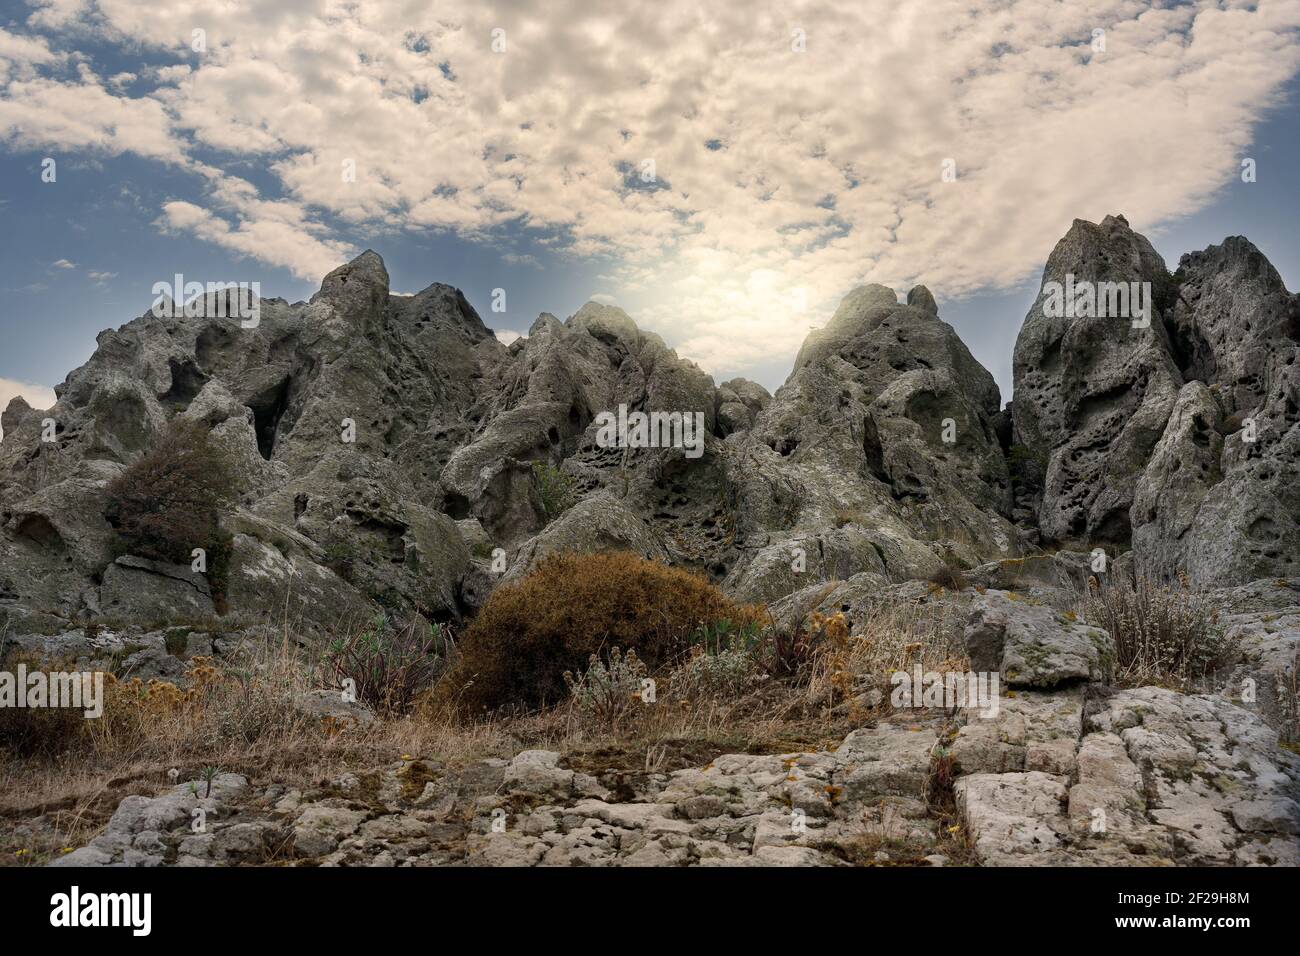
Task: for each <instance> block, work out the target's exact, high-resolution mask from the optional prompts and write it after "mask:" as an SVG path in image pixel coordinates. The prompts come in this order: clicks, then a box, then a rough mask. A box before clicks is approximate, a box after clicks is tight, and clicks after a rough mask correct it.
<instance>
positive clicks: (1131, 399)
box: [1013, 216, 1183, 550]
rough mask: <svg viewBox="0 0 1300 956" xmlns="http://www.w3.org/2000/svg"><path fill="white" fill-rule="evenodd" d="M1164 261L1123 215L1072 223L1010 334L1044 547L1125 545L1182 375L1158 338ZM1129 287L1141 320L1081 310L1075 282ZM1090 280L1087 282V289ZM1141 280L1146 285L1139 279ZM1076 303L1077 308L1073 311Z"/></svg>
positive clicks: (1019, 437) (1113, 308)
mask: <svg viewBox="0 0 1300 956" xmlns="http://www.w3.org/2000/svg"><path fill="white" fill-rule="evenodd" d="M1166 276H1167V271H1166V269H1165V264H1164V261H1163V260H1162V259H1161V258H1160V256H1159V254H1158V253H1157V252H1156V251H1155V249H1153V248H1152V246H1151V243H1149V242H1148V241H1147V240H1146V238H1145V237H1143V236H1140V235H1138V234H1137V233H1135V232H1134V231H1133V230H1132V229H1130V228H1129V224H1128V221H1127V220H1125V219H1124V218H1123V217H1122V216H1107V217H1106V218H1105V219H1104V220H1103V221H1102V222H1101V224H1100V225H1095V224H1093V223H1090V222H1084V221H1083V220H1078V219H1076V220H1075V222H1074V225H1073V226H1072V227H1071V228H1070V231H1069V232H1068V233H1067V234H1066V236H1065V238H1063V239H1062V240H1061V241H1060V242H1059V243H1057V245H1056V248H1055V249H1054V250H1052V254H1051V256H1050V257H1049V258H1048V260H1047V267H1046V268H1045V269H1044V270H1043V279H1042V285H1041V287H1040V292H1039V295H1038V298H1037V299H1036V300H1035V302H1034V304H1033V306H1031V307H1030V310H1029V313H1028V314H1027V315H1026V316H1025V322H1024V325H1023V326H1022V327H1021V329H1020V334H1019V336H1018V337H1017V339H1016V347H1015V356H1014V360H1013V374H1014V378H1015V389H1016V401H1015V415H1014V432H1015V438H1014V441H1015V444H1016V445H1018V446H1019V447H1020V448H1021V449H1023V457H1024V458H1025V459H1027V460H1028V462H1030V463H1041V466H1040V467H1041V475H1036V476H1035V477H1036V479H1037V480H1038V481H1040V482H1041V488H1040V489H1038V490H1037V494H1036V500H1035V501H1034V502H1033V504H1034V505H1035V510H1036V524H1037V528H1038V530H1039V532H1040V534H1041V535H1042V538H1043V539H1044V540H1046V541H1048V542H1053V543H1062V544H1072V543H1079V544H1084V545H1086V547H1084V548H1083V549H1082V550H1091V549H1092V548H1093V547H1098V546H1102V545H1107V544H1109V545H1119V546H1125V547H1126V546H1127V544H1128V542H1129V539H1130V537H1131V530H1130V525H1129V509H1130V507H1131V506H1132V504H1133V492H1134V486H1135V484H1136V482H1137V480H1138V479H1139V478H1140V477H1141V475H1142V473H1143V470H1144V469H1145V467H1146V465H1147V462H1148V460H1149V459H1150V457H1151V452H1152V450H1153V449H1154V447H1155V445H1156V443H1157V441H1159V439H1160V435H1161V433H1162V432H1163V430H1164V425H1165V422H1166V421H1167V420H1168V418H1169V414H1170V411H1171V410H1172V408H1173V404H1174V400H1175V398H1176V396H1177V394H1178V389H1179V388H1180V387H1181V386H1182V384H1183V379H1182V375H1181V373H1180V372H1179V370H1178V367H1177V364H1176V363H1175V362H1174V359H1173V355H1172V352H1171V348H1170V344H1169V337H1168V334H1167V333H1166V331H1165V313H1166V311H1167V303H1166V302H1165V300H1164V299H1163V298H1158V297H1157V296H1156V295H1155V292H1156V290H1158V289H1163V288H1164V287H1165V282H1166ZM1103 282H1104V283H1115V284H1116V285H1117V286H1120V287H1122V288H1123V289H1124V291H1125V292H1126V293H1129V292H1131V290H1132V287H1131V285H1130V284H1131V283H1136V284H1137V287H1138V288H1147V289H1150V290H1151V291H1152V296H1151V301H1149V302H1147V303H1146V304H1147V305H1148V306H1149V314H1148V315H1147V316H1145V325H1144V324H1143V322H1144V320H1143V318H1142V317H1139V316H1137V312H1138V310H1137V308H1136V303H1135V302H1134V301H1132V300H1131V299H1130V301H1128V302H1127V305H1126V307H1123V308H1121V307H1118V306H1117V303H1116V302H1114V301H1111V300H1108V299H1103V301H1101V302H1096V303H1095V307H1091V308H1084V307H1083V306H1084V305H1085V304H1086V303H1087V301H1088V297H1087V296H1086V295H1083V294H1080V295H1079V297H1078V298H1077V299H1072V301H1071V302H1070V303H1065V304H1064V305H1070V306H1075V307H1073V308H1068V309H1067V308H1065V307H1064V305H1063V304H1062V297H1063V296H1065V295H1068V294H1069V293H1070V292H1071V291H1073V290H1074V289H1075V288H1076V287H1077V288H1082V289H1087V288H1089V287H1091V288H1092V289H1093V290H1094V292H1095V290H1096V287H1097V284H1098V283H1103ZM1085 283H1086V284H1089V285H1085ZM1144 283H1145V286H1143V284H1144ZM1076 303H1077V305H1076Z"/></svg>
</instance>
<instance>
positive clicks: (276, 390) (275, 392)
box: [248, 376, 290, 461]
mask: <svg viewBox="0 0 1300 956" xmlns="http://www.w3.org/2000/svg"><path fill="white" fill-rule="evenodd" d="M289 383H290V379H289V377H288V376H286V377H285V378H283V379H282V380H281V381H280V382H278V383H277V384H275V385H272V386H271V387H270V388H268V389H266V390H265V391H263V392H261V393H260V394H259V395H257V396H256V397H255V398H253V399H252V400H250V401H249V402H248V407H249V408H250V409H252V411H253V429H254V431H255V432H256V433H257V450H258V451H259V452H260V453H261V455H262V457H263V458H265V459H266V460H267V461H270V460H271V455H272V453H273V452H274V451H275V439H276V430H277V429H278V428H279V427H280V419H281V418H283V417H284V411H285V409H286V408H288V407H289Z"/></svg>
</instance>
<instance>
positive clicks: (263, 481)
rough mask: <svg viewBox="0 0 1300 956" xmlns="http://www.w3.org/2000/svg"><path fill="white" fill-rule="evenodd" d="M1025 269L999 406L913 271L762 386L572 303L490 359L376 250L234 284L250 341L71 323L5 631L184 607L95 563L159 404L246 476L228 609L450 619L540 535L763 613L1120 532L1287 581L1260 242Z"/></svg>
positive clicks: (872, 294) (1290, 408) (1288, 307)
mask: <svg viewBox="0 0 1300 956" xmlns="http://www.w3.org/2000/svg"><path fill="white" fill-rule="evenodd" d="M1070 277H1072V278H1073V280H1074V281H1076V282H1078V281H1089V282H1123V283H1130V282H1136V283H1150V285H1151V290H1152V293H1153V295H1154V301H1153V303H1152V305H1151V309H1152V311H1151V321H1150V323H1149V325H1148V326H1146V327H1142V328H1135V327H1133V325H1132V323H1131V322H1130V321H1129V320H1128V319H1126V318H1123V317H1108V316H1105V315H1083V316H1062V315H1054V314H1050V310H1048V309H1045V308H1044V306H1045V303H1046V302H1047V301H1048V299H1049V297H1050V291H1051V290H1050V287H1049V286H1048V285H1047V283H1049V282H1062V283H1064V282H1066V281H1067V279H1068V278H1070ZM1043 278H1044V289H1043V293H1042V294H1041V295H1040V296H1039V299H1038V301H1037V302H1036V303H1035V305H1034V307H1033V308H1032V309H1031V310H1030V312H1029V314H1028V316H1027V317H1026V320H1025V324H1024V327H1023V328H1022V330H1021V333H1020V336H1019V339H1018V341H1017V343H1016V352H1015V380H1016V392H1017V394H1016V402H1015V408H1014V414H1013V413H1012V410H1011V409H1010V407H1008V408H1007V409H1006V410H1003V409H1001V408H1000V397H999V395H998V390H997V386H996V385H995V384H994V381H993V378H992V376H990V375H989V373H988V372H987V371H986V370H985V369H983V368H982V367H981V366H980V365H979V363H978V362H976V361H975V359H974V358H973V357H972V356H971V354H970V352H969V351H968V350H967V349H966V347H965V346H964V345H963V344H962V342H961V340H960V339H959V338H958V337H957V335H956V333H955V332H954V331H953V329H952V328H951V327H950V326H949V325H947V324H946V323H945V322H943V321H942V320H941V319H940V318H939V310H938V306H937V304H936V302H935V299H934V296H933V295H931V294H930V292H929V291H928V290H927V289H925V288H924V287H923V286H918V287H916V288H915V289H913V290H911V292H909V293H908V295H907V297H906V303H903V302H900V301H899V296H898V295H897V293H895V292H894V291H893V290H891V289H888V288H885V287H883V286H879V285H867V286H863V287H861V288H859V289H856V290H854V291H852V292H850V293H849V294H848V295H847V296H846V297H845V298H844V300H843V302H842V303H841V304H840V306H839V308H838V309H837V310H836V312H835V314H834V316H833V317H832V318H831V319H830V321H829V322H828V323H827V324H826V325H825V327H824V328H821V329H818V330H816V331H814V332H812V333H811V334H810V335H809V336H808V338H807V340H806V341H805V343H804V345H803V347H802V348H801V349H800V352H799V355H798V357H797V358H796V360H795V364H794V370H793V372H792V374H791V376H790V378H789V380H788V381H787V382H786V383H785V385H784V386H783V387H782V388H780V389H778V391H777V393H776V395H775V396H771V395H769V394H768V393H767V392H766V391H765V390H764V389H763V388H762V387H761V386H758V385H756V384H754V383H752V382H748V381H745V380H744V379H734V380H732V381H729V382H726V383H724V384H723V385H721V386H720V387H719V386H715V384H714V382H713V380H712V379H711V378H710V377H709V376H708V375H707V374H706V373H705V372H703V371H702V370H701V369H699V368H698V367H696V366H695V365H694V364H692V363H691V362H688V361H685V360H683V359H681V358H679V357H678V356H677V354H676V353H675V352H673V351H672V350H671V349H669V348H668V347H667V346H666V345H665V343H664V342H663V341H662V339H660V338H659V337H658V336H657V335H655V334H653V333H650V332H646V331H643V330H641V329H639V328H638V327H637V326H636V324H635V323H634V322H633V321H632V319H631V318H630V317H629V316H628V315H627V314H626V313H624V312H623V311H622V310H620V309H617V308H614V307H612V306H606V305H599V304H596V303H588V304H587V305H585V306H583V307H582V309H580V310H579V311H578V312H577V313H576V314H575V315H573V316H571V317H570V318H569V319H568V320H567V321H560V320H559V319H557V318H556V317H554V316H551V315H548V314H543V315H542V316H540V317H539V318H538V319H537V321H536V322H535V323H534V325H533V327H532V329H531V330H530V334H529V335H528V336H527V337H526V338H523V339H520V340H519V341H517V342H515V343H513V344H512V345H511V346H509V347H507V346H505V345H503V344H501V343H500V342H499V341H498V340H497V339H496V338H495V336H494V335H493V334H492V332H491V330H489V329H488V328H487V327H486V326H485V325H484V324H483V322H482V320H481V319H480V318H479V316H478V315H477V314H476V313H475V311H474V309H473V308H472V307H471V306H470V305H469V303H468V302H467V301H466V300H465V297H464V296H463V295H462V294H461V293H460V292H459V290H457V289H455V288H453V287H451V286H447V285H442V284H434V285H431V286H429V287H428V288H427V289H425V290H424V291H423V292H420V293H419V294H417V295H414V296H402V295H393V294H392V293H391V292H390V290H389V281H388V273H387V270H386V269H385V268H384V264H383V260H382V259H381V258H380V257H379V256H378V255H376V254H375V253H373V252H366V253H364V254H362V255H361V256H359V257H358V258H357V259H355V260H353V261H352V262H350V263H347V264H346V265H343V266H340V267H339V268H338V269H335V270H334V271H333V272H331V273H330V274H329V275H328V276H326V277H325V279H324V281H323V282H322V285H321V289H320V291H319V292H318V293H316V295H314V296H313V297H312V298H311V300H310V301H309V302H299V303H294V304H290V303H287V302H285V301H283V300H281V299H265V300H262V301H261V302H260V321H259V323H257V325H256V327H253V328H246V327H243V325H241V323H240V321H239V320H237V319H218V318H213V319H209V318H201V317H183V316H182V317H177V318H157V317H155V316H153V315H152V314H145V315H144V316H142V317H140V318H139V319H136V320H135V321H133V322H131V323H129V324H127V325H125V326H123V327H122V328H120V329H117V330H116V331H106V332H103V333H102V334H101V335H100V336H99V339H98V347H97V349H96V351H95V354H94V355H93V356H92V357H91V359H90V360H89V361H88V362H87V363H86V364H85V365H84V366H82V367H81V368H79V369H77V370H76V371H74V372H72V373H71V374H70V375H69V376H68V378H67V380H66V381H65V382H64V383H63V384H62V385H60V386H59V387H58V388H57V390H56V393H57V395H58V402H57V404H56V405H55V407H54V408H53V409H50V410H47V411H41V410H36V409H32V408H29V407H28V406H27V404H26V403H24V402H23V401H22V400H21V399H15V400H14V401H13V402H12V403H11V404H10V405H9V407H8V408H7V409H6V410H4V413H3V425H4V429H5V435H6V437H5V440H4V442H3V444H0V614H2V615H3V616H5V617H7V618H11V619H17V620H21V619H22V618H24V617H33V616H36V617H39V616H41V615H46V616H53V617H55V618H58V619H62V620H67V619H70V618H85V619H95V618H96V617H100V616H107V615H109V608H110V605H111V607H112V609H114V611H115V612H117V613H119V614H120V613H123V609H125V613H128V614H129V613H131V610H130V609H131V607H137V608H148V609H149V614H150V615H152V616H155V617H158V616H166V611H167V610H168V607H169V604H168V601H169V597H168V595H178V594H183V595H185V597H186V598H187V599H189V598H191V595H190V593H189V592H190V591H193V590H194V589H193V588H189V590H185V589H182V588H178V587H177V582H176V580H175V576H174V575H172V576H169V575H167V574H162V573H159V572H157V569H156V568H152V567H151V566H150V565H149V564H148V563H147V562H135V563H129V564H127V565H122V564H120V563H119V564H114V561H115V559H117V558H118V557H119V555H118V542H117V541H116V535H115V532H114V531H113V529H112V528H111V527H110V526H109V524H108V522H107V521H106V520H105V519H104V517H103V513H104V492H103V489H104V487H105V485H106V484H107V483H108V482H109V481H110V480H111V479H112V478H113V477H114V476H115V475H116V474H118V473H119V472H120V471H121V470H122V469H123V468H124V467H126V465H128V464H129V463H130V462H132V461H134V460H135V459H136V458H137V457H138V456H139V455H140V454H142V453H143V451H144V450H145V449H146V448H147V447H148V446H149V443H150V441H151V438H152V436H153V435H155V434H156V433H157V432H158V431H159V430H160V429H161V428H163V427H164V426H165V425H166V424H167V423H168V422H169V421H170V420H172V419H174V418H177V417H184V418H188V419H194V420H198V421H202V422H204V423H205V424H206V425H207V426H208V427H209V428H210V429H211V430H212V433H213V435H214V437H215V438H216V439H217V440H218V441H219V442H220V443H221V444H222V445H223V446H224V447H225V448H226V449H227V450H228V452H229V454H230V456H231V458H232V459H233V461H234V462H235V465H236V470H237V471H238V474H239V477H240V482H241V485H242V489H243V495H242V498H241V500H240V501H239V503H238V505H237V507H235V508H234V509H233V510H232V512H231V513H230V514H228V515H226V516H225V517H224V521H223V523H224V525H225V528H226V530H227V531H229V532H230V533H231V535H232V537H233V541H234V555H233V558H232V562H231V575H230V583H229V586H228V587H227V588H226V597H227V599H228V603H229V609H230V611H232V612H247V613H251V614H253V615H264V614H266V613H267V611H268V609H272V608H274V609H276V613H277V614H283V613H288V614H289V615H290V616H291V617H298V618H301V619H302V621H303V623H304V624H306V625H307V626H312V627H317V628H319V629H322V630H324V629H329V628H332V627H335V626H337V624H338V622H339V620H340V618H341V617H342V616H344V615H347V614H350V613H370V611H371V610H373V609H375V608H377V607H385V608H390V609H396V610H411V609H416V608H418V609H420V610H422V611H423V612H424V613H426V614H427V615H429V616H430V617H433V618H439V619H447V618H456V617H460V616H462V615H464V614H467V613H471V612H472V611H473V610H474V609H475V608H476V607H477V606H478V605H479V604H480V603H481V602H482V600H483V599H484V597H485V596H486V594H487V593H488V592H489V591H490V590H491V588H492V586H494V585H495V584H496V583H497V582H499V581H500V580H503V579H511V578H515V577H518V576H519V575H522V574H524V573H526V572H527V571H528V569H529V568H531V567H532V566H533V564H534V563H535V562H536V561H537V560H539V559H540V558H541V557H543V556H544V555H546V554H549V553H553V552H556V551H565V550H579V551H584V550H601V549H611V548H626V549H630V550H633V551H636V552H637V553H639V554H643V555H646V556H648V557H653V558H657V559H660V560H667V561H670V562H673V563H676V564H679V565H684V566H687V567H691V568H694V569H697V570H699V571H702V572H703V573H705V574H707V575H709V576H711V577H713V578H714V579H715V580H717V581H719V582H721V583H722V584H723V586H724V588H725V589H727V590H728V591H730V592H731V593H732V594H733V595H735V596H737V597H739V598H742V599H745V600H755V601H765V602H772V601H777V600H780V599H783V598H786V597H787V596H789V595H792V594H794V593H795V592H798V591H801V590H802V589H806V588H808V587H810V586H812V585H816V584H818V583H820V582H827V581H847V580H848V579H850V578H853V577H854V576H856V575H864V574H865V575H869V576H872V579H873V580H880V581H886V580H902V579H908V578H918V577H926V576H929V575H931V574H933V573H934V572H936V571H937V570H939V569H940V568H941V567H942V566H943V565H944V564H954V565H962V566H966V567H971V566H974V565H976V564H979V563H981V562H986V561H989V560H993V559H998V558H1005V557H1012V556H1016V555H1019V554H1022V553H1023V552H1024V550H1025V549H1026V547H1032V546H1033V545H1034V544H1036V543H1038V542H1042V543H1044V544H1048V545H1054V546H1058V547H1059V546H1063V545H1064V546H1071V547H1074V548H1076V549H1078V550H1081V551H1085V552H1086V551H1090V550H1091V549H1092V548H1094V547H1105V548H1107V549H1109V550H1111V551H1112V552H1114V551H1124V550H1127V549H1128V548H1130V547H1131V548H1132V550H1133V555H1132V558H1131V562H1132V564H1133V565H1134V566H1135V567H1136V568H1137V569H1138V570H1141V571H1147V572H1150V573H1156V574H1160V575H1169V574H1173V573H1175V572H1177V571H1180V570H1185V571H1187V572H1188V573H1189V574H1190V575H1191V576H1192V577H1193V578H1195V579H1198V580H1206V581H1213V582H1214V583H1216V584H1231V583H1237V582H1244V581H1247V580H1251V579H1254V578H1260V577H1264V576H1269V575H1285V574H1287V573H1290V572H1294V570H1295V568H1294V563H1295V561H1296V560H1300V558H1298V557H1297V556H1300V481H1298V480H1297V479H1298V478H1300V475H1298V474H1297V462H1300V447H1297V445H1298V443H1300V428H1297V424H1298V422H1300V363H1297V361H1296V357H1297V350H1298V349H1300V341H1298V339H1300V306H1298V305H1297V298H1296V297H1295V296H1293V295H1291V294H1290V293H1288V292H1287V291H1286V289H1285V288H1284V286H1283V285H1282V283H1281V280H1280V278H1279V277H1278V275H1277V273H1276V271H1275V270H1274V269H1273V268H1272V267H1271V266H1270V265H1269V264H1268V262H1267V260H1266V259H1265V258H1264V257H1263V255H1262V254H1261V253H1260V252H1259V251H1258V250H1257V249H1255V248H1254V247H1253V246H1252V245H1251V244H1250V243H1249V242H1247V241H1246V240H1245V239H1241V238H1231V239H1228V240H1226V241H1225V242H1224V243H1223V244H1222V245H1221V246H1215V247H1211V248H1210V249H1207V250H1205V251H1204V252H1200V253H1195V254H1192V255H1189V256H1185V257H1184V258H1183V261H1182V263H1181V265H1180V267H1179V270H1178V272H1177V273H1175V274H1174V275H1172V276H1171V275H1170V274H1169V273H1168V272H1167V271H1166V269H1165V266H1164V263H1163V262H1162V261H1161V259H1160V257H1159V256H1158V255H1157V254H1156V253H1155V251H1154V250H1153V249H1152V247H1151V245H1150V243H1148V242H1147V240H1146V239H1144V238H1143V237H1142V236H1140V235H1138V234H1137V233H1134V232H1133V231H1132V229H1130V228H1129V226H1128V223H1127V222H1126V221H1125V220H1124V219H1123V218H1122V217H1108V218H1107V219H1105V220H1104V221H1103V222H1102V223H1101V224H1099V225H1097V224H1092V223H1087V222H1082V221H1079V222H1076V223H1075V224H1074V225H1073V227H1072V228H1071V229H1070V231H1069V233H1068V234H1067V235H1066V236H1065V238H1064V239H1062V240H1061V242H1060V243H1059V244H1058V246H1057V248H1056V249H1055V250H1054V251H1053V253H1052V255H1051V257H1050V259H1049V261H1048V264H1047V268H1046V270H1045V271H1044V276H1043ZM620 407H623V408H624V409H625V410H626V411H627V412H628V413H638V412H645V413H653V412H667V413H674V414H676V415H678V416H685V417H686V418H687V419H690V420H692V421H694V420H695V418H696V417H697V416H698V419H699V421H700V422H701V425H702V435H701V444H700V445H699V447H698V448H696V449H695V451H698V454H695V453H689V454H688V452H687V449H685V448H683V447H681V442H680V441H678V442H677V443H676V445H674V442H673V441H672V440H669V441H668V444H667V446H666V447H665V446H663V445H662V444H660V443H657V442H652V443H651V446H650V447H622V446H619V445H615V446H610V445H609V443H608V441H606V440H604V439H603V438H602V432H601V429H600V423H601V421H602V416H603V414H604V413H613V414H617V413H618V411H619V409H620ZM46 420H52V421H53V429H52V431H51V429H50V428H47V427H46V426H45V422H46ZM345 430H346V431H348V432H350V433H353V434H354V435H355V440H354V441H351V442H348V441H344V440H342V436H343V434H344V432H345ZM665 435H666V436H667V437H668V438H669V439H672V438H673V437H674V436H673V435H672V434H671V433H669V432H666V433H665ZM676 437H681V436H680V434H678V435H677V436H676ZM43 439H52V440H43ZM566 509H567V510H566ZM1013 519H1014V523H1013ZM339 542H343V543H344V545H345V546H346V550H347V551H348V555H349V557H348V560H347V561H346V562H340V561H338V560H337V559H336V558H337V554H336V552H337V548H338V545H339ZM342 564H346V568H343V567H341V565H342ZM124 568H125V569H127V570H125V571H124V570H123V569H124ZM343 574H346V580H345V578H344V577H343V576H341V575H343ZM128 578H129V580H130V582H131V586H130V588H126V589H124V587H123V581H125V580H127V579H128ZM106 588H107V589H108V592H107V597H106V592H105V589H106ZM126 591H131V592H132V593H135V592H138V593H139V597H138V599H136V600H132V601H130V602H128V601H126V597H125V595H126ZM195 593H198V592H197V591H196V592H195ZM204 601H206V598H204V599H203V600H200V601H198V602H197V603H198V604H199V605H201V606H202V607H206V605H205V604H204V603H203V602H204ZM173 603H176V602H173ZM181 603H184V604H185V605H186V607H181V606H180V605H179V604H178V605H177V607H176V608H175V612H176V614H178V615H180V614H182V613H188V614H191V615H192V614H193V613H194V607H191V606H190V605H193V604H195V603H196V602H195V601H194V600H187V601H186V602H181ZM140 613H144V612H143V611H141V612H140ZM19 629H21V628H19Z"/></svg>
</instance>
